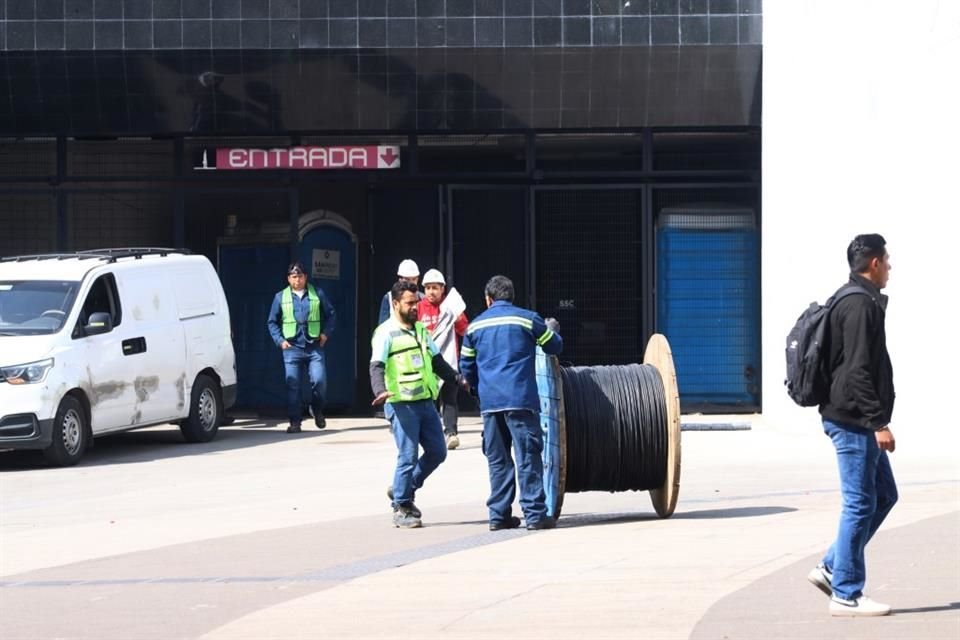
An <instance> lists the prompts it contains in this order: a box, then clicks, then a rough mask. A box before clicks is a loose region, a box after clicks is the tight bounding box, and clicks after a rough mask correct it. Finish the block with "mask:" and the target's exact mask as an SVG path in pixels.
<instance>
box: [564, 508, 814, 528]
mask: <svg viewBox="0 0 960 640" xmlns="http://www.w3.org/2000/svg"><path fill="white" fill-rule="evenodd" d="M791 511H796V509H794V508H793V507H775V506H770V507H734V508H731V509H706V510H703V511H678V512H676V513H674V514H673V515H672V516H670V518H671V519H678V520H699V519H703V520H713V519H721V518H756V517H759V516H771V515H774V514H778V513H789V512H791ZM660 519H661V518H660V516H658V515H657V514H656V513H653V512H649V511H648V512H637V513H577V514H569V515H563V514H562V513H561V517H560V520H559V521H558V522H557V528H559V529H564V528H567V527H595V526H597V525H608V524H621V523H624V522H643V521H645V520H660Z"/></svg>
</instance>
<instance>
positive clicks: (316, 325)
mask: <svg viewBox="0 0 960 640" xmlns="http://www.w3.org/2000/svg"><path fill="white" fill-rule="evenodd" d="M307 297H308V298H309V300H310V312H309V313H308V314H307V337H309V338H310V339H311V340H316V339H317V338H319V337H320V333H321V332H322V331H323V309H322V308H321V307H320V296H319V295H317V290H316V289H314V288H313V285H312V284H309V283H308V284H307ZM280 312H281V314H282V316H283V323H282V324H283V337H284V338H286V339H287V340H289V339H290V338H293V337H294V336H296V335H297V319H296V318H295V317H294V316H293V289H292V288H291V287H287V288H286V289H284V290H283V293H282V294H281V295H280Z"/></svg>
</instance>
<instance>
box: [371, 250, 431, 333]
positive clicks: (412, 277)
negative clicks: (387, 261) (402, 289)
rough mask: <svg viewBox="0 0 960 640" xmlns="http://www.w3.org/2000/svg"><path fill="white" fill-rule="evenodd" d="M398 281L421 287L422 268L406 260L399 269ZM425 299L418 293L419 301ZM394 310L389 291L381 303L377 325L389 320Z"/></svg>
mask: <svg viewBox="0 0 960 640" xmlns="http://www.w3.org/2000/svg"><path fill="white" fill-rule="evenodd" d="M397 280H398V281H399V282H412V283H413V284H415V285H418V286H419V285H420V267H418V266H417V263H416V262H414V261H413V260H411V259H410V258H406V259H404V260H402V261H401V262H400V266H398V267H397ZM422 298H423V294H422V293H420V291H419V290H418V291H417V299H418V300H420V299H422ZM392 309H393V303H392V302H391V300H390V292H389V291H387V292H386V293H385V294H384V296H383V300H382V301H381V302H380V315H379V317H378V320H377V324H378V325H381V324H383V323H384V322H385V321H386V320H387V318H389V317H390V313H391V310H392Z"/></svg>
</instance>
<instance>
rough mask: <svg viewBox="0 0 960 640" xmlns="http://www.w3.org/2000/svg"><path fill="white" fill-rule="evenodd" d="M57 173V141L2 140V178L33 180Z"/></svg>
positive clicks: (34, 139) (39, 139) (0, 144)
mask: <svg viewBox="0 0 960 640" xmlns="http://www.w3.org/2000/svg"><path fill="white" fill-rule="evenodd" d="M56 173H57V141H56V140H55V139H53V138H27V139H21V140H15V139H11V138H5V139H0V176H4V177H10V178H28V177H30V178H32V177H44V176H52V175H56Z"/></svg>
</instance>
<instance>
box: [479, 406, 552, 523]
mask: <svg viewBox="0 0 960 640" xmlns="http://www.w3.org/2000/svg"><path fill="white" fill-rule="evenodd" d="M511 446H512V447H513V450H514V451H515V452H516V454H517V465H516V469H514V465H513V457H512V456H511V455H510V448H511ZM483 454H484V455H485V456H486V457H487V468H488V470H489V472H490V498H489V499H488V500H487V508H488V509H489V511H490V522H505V521H507V520H508V519H509V518H510V517H511V515H512V513H511V509H512V505H513V499H514V497H515V496H516V493H517V485H516V479H519V481H520V508H521V509H523V516H524V518H526V520H527V524H532V523H535V522H539V521H540V520H542V519H544V518H545V517H546V516H547V505H546V496H545V495H544V492H543V432H542V431H541V430H540V421H539V420H538V418H537V414H535V413H534V412H533V411H496V412H492V413H485V414H484V415H483ZM514 474H516V479H515V477H514Z"/></svg>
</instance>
